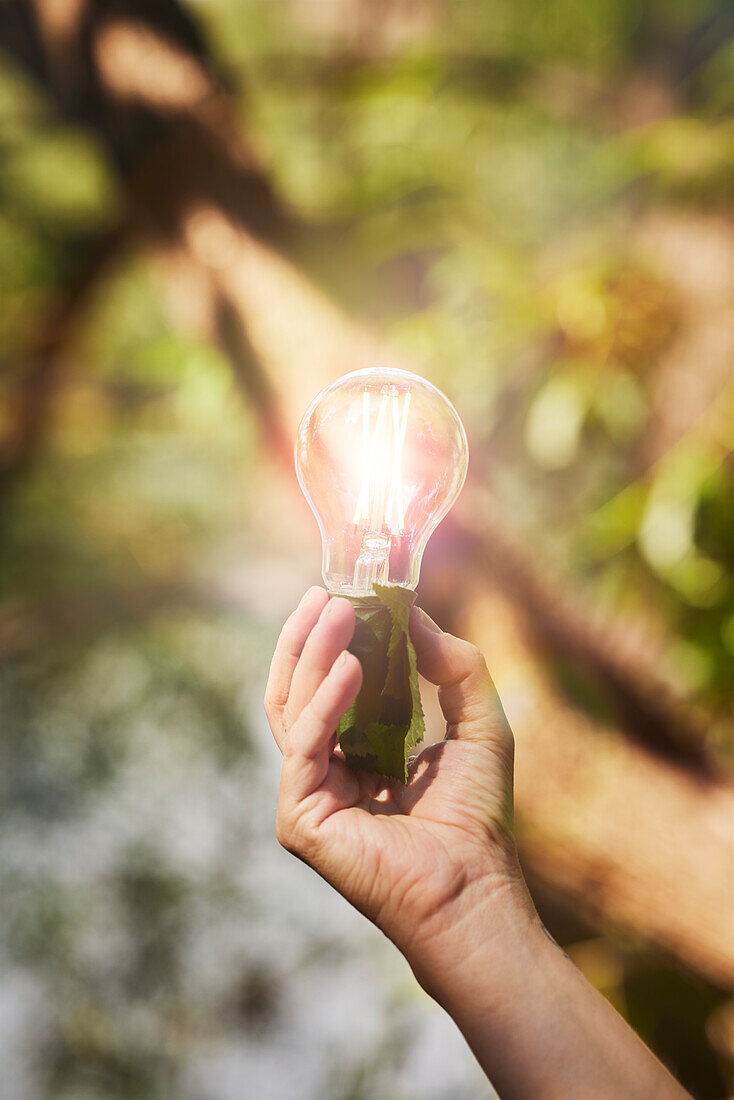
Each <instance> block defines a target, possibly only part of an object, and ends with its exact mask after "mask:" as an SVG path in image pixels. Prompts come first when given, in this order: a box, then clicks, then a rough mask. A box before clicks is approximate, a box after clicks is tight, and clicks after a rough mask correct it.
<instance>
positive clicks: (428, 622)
mask: <svg viewBox="0 0 734 1100" xmlns="http://www.w3.org/2000/svg"><path fill="white" fill-rule="evenodd" d="M418 611H419V613H420V617H421V623H422V624H423V626H425V627H426V628H427V629H428V630H432V631H433V633H434V634H443V630H441V627H440V626H439V625H438V624H437V623H434V621H433V619H432V618H431V616H430V615H426V613H425V611H424V610H423V608H422V607H419V608H418Z"/></svg>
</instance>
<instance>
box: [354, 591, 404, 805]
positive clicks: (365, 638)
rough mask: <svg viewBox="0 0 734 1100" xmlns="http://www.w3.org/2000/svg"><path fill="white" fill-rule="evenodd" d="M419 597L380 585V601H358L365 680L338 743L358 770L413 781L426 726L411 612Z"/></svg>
mask: <svg viewBox="0 0 734 1100" xmlns="http://www.w3.org/2000/svg"><path fill="white" fill-rule="evenodd" d="M414 602H415V592H412V591H411V590H410V589H408V588H400V587H398V586H387V585H380V584H376V585H375V596H374V597H368V598H366V599H353V600H352V603H353V604H354V608H355V611H356V613H357V622H356V626H355V630H354V637H353V639H352V643H351V645H350V647H349V649H350V651H351V652H352V653H354V654H355V656H356V657H358V658H359V661H360V664H361V665H362V672H363V676H364V679H363V681H362V688H361V690H360V693H359V695H358V696H357V698H356V700H355V701H354V703H353V704H352V706H351V707H350V708H349V710H348V711H347V713H346V714H345V715H344V717H343V718H342V720H341V722H340V723H339V743H340V745H341V747H342V750H343V752H344V754H345V756H346V758H347V764H348V765H349V766H350V768H354V769H355V770H359V769H364V770H366V771H375V772H379V773H380V774H381V775H386V776H389V777H390V778H392V779H398V780H399V781H400V782H401V783H407V781H408V766H407V765H408V754H409V752H410V750H411V749H412V748H413V746H414V745H416V744H417V743H418V742H419V741H422V740H423V734H424V732H425V722H424V719H423V708H422V706H421V699H420V691H419V688H418V668H417V663H416V656H415V650H414V648H413V643H412V642H411V640H410V633H409V620H410V609H411V607H412V606H413V604H414Z"/></svg>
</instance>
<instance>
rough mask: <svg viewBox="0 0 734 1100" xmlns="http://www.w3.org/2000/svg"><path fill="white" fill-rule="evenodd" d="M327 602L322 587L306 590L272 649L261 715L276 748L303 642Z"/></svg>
mask: <svg viewBox="0 0 734 1100" xmlns="http://www.w3.org/2000/svg"><path fill="white" fill-rule="evenodd" d="M328 602H329V597H328V594H327V592H326V590H325V589H324V588H320V587H319V586H318V585H314V586H313V588H309V590H308V592H307V593H306V595H305V596H304V597H303V599H302V600H301V602H300V603H299V605H298V607H297V608H296V610H295V611H294V612H293V613H292V614H291V615H289V616H288V618H287V619H286V621H285V624H284V626H283V629H282V630H281V632H280V637H279V638H278V641H277V644H276V646H275V652H274V653H273V659H272V661H271V662H270V673H269V675H268V683H267V687H266V688H265V713H266V714H267V716H268V721H269V722H270V728H271V730H272V731H273V737H274V738H275V740H276V742H277V743H278V747H279V748H280V749H282V747H283V743H282V742H283V710H284V708H285V705H286V703H287V702H288V696H289V694H290V690H291V681H292V680H293V673H294V672H295V669H296V665H297V664H298V659H299V657H300V656H301V653H302V652H303V647H304V645H305V644H306V640H307V639H308V636H309V634H310V633H311V631H312V630H313V628H314V626H315V625H316V623H317V622H318V620H319V616H320V614H321V612H322V611H323V609H324V607H325V606H326V604H327V603H328Z"/></svg>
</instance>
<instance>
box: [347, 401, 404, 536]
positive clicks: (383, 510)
mask: <svg viewBox="0 0 734 1100" xmlns="http://www.w3.org/2000/svg"><path fill="white" fill-rule="evenodd" d="M388 402H389V404H390V408H391V412H392V417H391V420H392V448H391V449H390V448H387V447H385V446H383V447H382V448H381V446H380V444H381V441H382V435H383V426H384V423H385V416H386V412H387V406H388ZM409 407H410V391H408V392H407V393H406V394H405V397H404V400H403V407H402V411H401V409H400V401H399V398H398V395H397V394H396V393H392V394H390V395H389V398H388V395H387V394H383V396H382V401H381V402H380V407H379V410H378V413H377V422H376V424H375V430H374V433H373V432H372V431H371V414H370V394H369V391H368V390H365V391H364V392H363V394H362V486H361V489H360V493H359V498H358V500H357V507H356V509H355V512H354V522H355V524H360V523H365V524H366V525H367V526H368V527H369V529H370V530H372V531H377V530H380V529H381V528H382V527H383V526H387V527H389V528H391V529H392V530H398V531H401V530H403V528H404V527H405V501H404V493H403V447H404V445H405V434H406V427H407V423H408V409H409ZM390 457H391V459H392V463H391V464H390ZM386 497H387V501H386V499H385V498H386Z"/></svg>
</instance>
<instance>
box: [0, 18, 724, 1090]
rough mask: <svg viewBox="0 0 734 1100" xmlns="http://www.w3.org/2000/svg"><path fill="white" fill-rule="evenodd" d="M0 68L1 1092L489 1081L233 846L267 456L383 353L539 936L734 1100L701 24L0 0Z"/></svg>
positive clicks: (252, 735)
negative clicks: (437, 446) (475, 670)
mask: <svg viewBox="0 0 734 1100" xmlns="http://www.w3.org/2000/svg"><path fill="white" fill-rule="evenodd" d="M0 41H1V43H2V46H1V50H2V52H1V54H0V333H1V347H2V353H1V359H0V371H1V373H0V523H1V524H2V541H1V543H0V729H1V733H2V736H1V737H0V806H1V812H2V828H1V829H0V967H1V968H2V982H0V1056H1V1058H2V1063H3V1086H2V1091H3V1097H4V1098H5V1100H36V1098H39V1100H44V1098H47V1097H53V1098H59V1100H71V1098H74V1100H117V1098H120V1100H157V1098H164V1097H165V1098H168V1097H172V1098H175V1100H230V1098H231V1100H235V1098H237V1100H240V1098H241V1097H243V1096H255V1095H256V1096H258V1097H260V1098H262V1100H312V1098H313V1100H361V1098H364V1100H414V1098H416V1100H417V1098H418V1097H420V1098H421V1100H463V1098H467V1100H468V1098H470V1097H472V1098H473V1097H478V1096H484V1095H488V1094H489V1090H488V1087H487V1085H486V1083H485V1082H484V1080H483V1078H482V1075H481V1074H480V1072H479V1070H478V1069H477V1068H476V1066H475V1064H474V1062H473V1059H472V1057H471V1055H470V1054H469V1053H468V1051H467V1050H466V1048H465V1047H464V1044H463V1042H462V1040H461V1038H460V1036H459V1035H458V1033H457V1032H456V1030H455V1029H454V1027H453V1025H452V1024H451V1022H450V1021H449V1020H448V1019H447V1018H446V1017H444V1016H443V1014H442V1013H441V1012H440V1011H439V1010H438V1008H436V1006H435V1005H433V1003H432V1002H430V1001H429V1000H428V998H427V997H425V996H423V995H422V994H421V993H420V991H419V990H418V989H417V987H416V985H415V983H414V981H413V979H412V976H411V974H410V973H409V971H408V969H407V966H406V965H405V964H404V962H403V961H402V959H401V958H400V957H399V956H398V955H397V953H396V952H395V951H394V950H393V948H392V947H391V945H390V944H389V943H387V942H386V941H384V940H383V939H382V937H381V936H380V935H379V934H378V933H377V932H375V931H374V930H373V929H372V928H370V927H369V926H368V925H367V924H366V922H364V921H363V920H362V919H361V918H360V917H358V916H357V915H356V914H354V913H352V912H351V911H350V910H349V909H348V907H347V906H346V905H345V904H344V903H343V902H341V900H340V899H339V898H337V896H336V895H335V894H333V893H332V892H331V891H330V890H329V888H328V887H326V886H325V885H324V884H323V883H322V882H321V881H320V880H318V879H317V878H316V876H314V875H312V874H311V873H310V872H309V871H308V870H307V869H306V868H305V867H303V866H302V865H300V864H299V863H297V861H295V860H293V859H292V858H290V857H289V856H287V855H286V854H285V853H284V852H282V851H281V850H280V849H279V848H278V846H277V844H276V841H275V838H274V828H273V822H274V804H275V794H276V787H277V777H278V760H277V751H276V750H275V749H274V747H273V746H272V744H271V741H270V736H269V733H268V731H267V728H266V725H265V720H264V716H263V714H262V710H261V697H262V691H263V686H264V680H265V676H266V672H267V666H268V663H269V659H270V653H271V650H272V646H273V644H274V641H275V638H276V637H277V633H278V631H279V628H280V624H281V622H282V620H283V618H284V617H285V616H286V615H287V614H288V612H289V611H290V609H291V607H292V605H293V604H294V602H295V601H297V599H298V598H299V596H300V594H301V593H302V591H303V589H304V588H305V587H306V586H307V585H308V584H310V583H314V582H318V581H319V567H320V546H319V541H318V537H317V531H316V526H315V523H314V521H313V518H312V517H311V515H310V513H309V511H308V509H307V507H306V505H305V503H304V501H303V499H302V498H301V496H300V493H299V491H298V489H297V486H296V485H295V479H294V475H293V470H292V459H291V446H292V439H293V434H294V430H295V425H296V423H297V420H298V417H299V415H300V413H301V412H302V411H303V410H304V408H305V407H306V405H307V403H308V402H309V401H310V400H311V398H312V397H313V396H314V395H315V393H316V392H317V391H318V390H319V389H320V388H321V387H322V386H323V385H324V384H326V383H327V382H328V381H330V380H332V379H333V378H335V377H336V376H338V375H339V374H342V373H344V372H346V371H348V370H351V369H354V368H357V367H360V366H364V365H375V364H378V363H379V364H391V365H398V366H405V367H408V368H410V369H414V370H417V371H418V372H420V373H422V374H425V375H426V376H427V377H429V378H430V379H431V380H432V381H434V382H435V383H437V384H438V385H439V386H441V387H442V388H443V389H444V390H445V391H446V392H447V394H448V395H449V396H450V397H451V399H452V400H453V402H454V403H455V404H456V406H457V408H458V409H459V411H460V413H461V415H462V417H463V419H464V421H465V424H466V427H467V431H468V435H469V440H470V448H471V469H470V475H469V481H468V483H467V487H466V489H465V491H464V494H463V495H462V498H461V501H460V504H459V506H458V507H457V508H456V510H455V512H454V513H453V514H452V516H451V517H450V518H449V519H448V520H447V521H446V522H445V523H444V524H443V525H442V527H441V528H440V529H439V531H438V532H437V534H436V536H435V537H434V539H433V541H432V543H431V545H430V546H429V550H428V552H427V554H426V558H425V562H424V570H423V576H422V580H421V586H420V590H419V596H420V599H421V602H422V603H423V605H424V606H425V607H426V609H427V610H428V611H429V612H430V613H431V614H433V615H434V617H436V618H438V619H439V621H440V622H441V624H442V625H443V626H444V627H445V628H447V629H452V630H454V631H456V632H460V633H462V634H464V635H466V636H469V637H471V638H472V639H473V640H474V641H476V642H477V643H478V644H479V645H481V646H482V647H483V649H484V650H485V652H486V654H487V657H488V660H489V663H490V668H491V669H492V671H493V674H494V676H495V679H496V682H497V685H498V688H499V690H500V694H501V695H502V698H503V702H504V704H505V706H506V709H507V711H508V714H509V716H510V718H511V721H512V723H513V726H514V729H515V733H516V738H517V784H516V785H517V831H518V842H519V846H520V852H521V857H522V861H523V866H524V868H525V870H526V874H527V877H528V881H529V883H530V886H531V888H532V891H533V894H534V896H535V898H536V902H537V904H538V907H539V909H540V912H541V914H542V916H543V919H544V920H545V922H546V924H547V925H548V927H549V928H550V930H551V931H552V933H553V935H554V936H555V937H556V938H557V939H558V940H559V942H561V943H562V944H563V945H564V947H565V948H566V950H567V951H568V953H569V954H570V955H571V957H572V958H573V959H574V961H575V962H576V963H577V964H578V965H579V966H580V967H581V969H582V970H583V971H584V973H585V974H586V975H587V976H588V978H589V979H590V980H591V981H592V982H593V983H594V984H595V985H596V986H597V987H598V988H599V989H600V990H601V991H602V992H603V993H604V995H605V996H607V997H608V998H609V999H610V1000H611V1001H612V1003H613V1004H614V1005H615V1006H616V1007H617V1008H618V1010H619V1011H620V1012H621V1013H622V1014H623V1015H624V1016H625V1018H626V1019H627V1020H629V1021H630V1023H631V1024H632V1026H633V1027H634V1028H636V1030H637V1031H638V1032H639V1033H640V1035H641V1036H642V1037H643V1039H644V1040H645V1042H647V1043H649V1044H650V1045H651V1046H652V1047H653V1049H654V1050H655V1051H656V1052H657V1053H658V1054H659V1056H660V1057H661V1058H663V1059H664V1061H665V1062H666V1063H667V1064H668V1065H669V1066H670V1067H671V1068H672V1070H673V1071H674V1073H676V1074H677V1075H678V1076H679V1078H680V1079H681V1080H682V1081H683V1083H684V1084H685V1085H686V1086H687V1087H688V1088H689V1089H691V1090H692V1092H693V1093H694V1094H695V1095H696V1096H697V1097H701V1098H706V1100H708V1098H712V1100H713V1098H723V1097H730V1096H732V1095H734V781H733V779H732V760H733V750H734V692H733V691H732V684H733V682H734V463H733V462H732V454H731V451H732V444H733V443H734V219H732V211H733V210H734V113H733V111H732V108H733V107H734V8H733V7H732V5H731V3H726V2H723V0H721V2H720V0H645V2H643V3H640V2H636V0H595V2H594V3H581V2H579V0H547V2H542V3H538V2H531V0H454V2H453V3H449V2H448V0H200V2H198V3H197V2H194V0H190V2H184V0H2V3H0ZM426 707H427V709H428V713H429V724H430V725H431V728H432V730H433V735H434V736H437V735H439V734H440V723H439V720H438V718H437V716H436V706H435V700H434V699H433V698H432V697H431V695H430V693H429V692H427V693H426Z"/></svg>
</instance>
